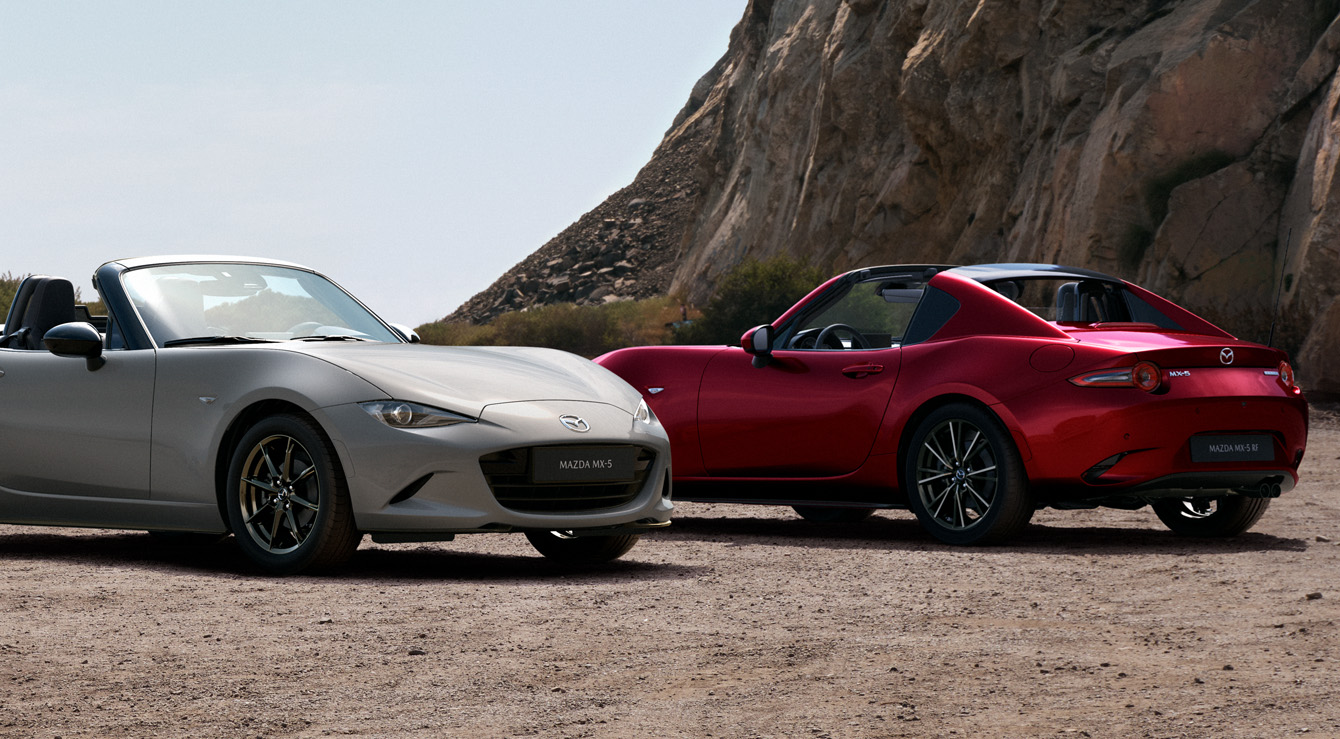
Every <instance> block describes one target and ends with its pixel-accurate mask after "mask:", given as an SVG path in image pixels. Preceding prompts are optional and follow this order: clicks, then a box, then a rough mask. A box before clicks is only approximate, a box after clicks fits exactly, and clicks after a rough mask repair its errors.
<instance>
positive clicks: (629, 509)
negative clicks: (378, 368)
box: [316, 401, 674, 541]
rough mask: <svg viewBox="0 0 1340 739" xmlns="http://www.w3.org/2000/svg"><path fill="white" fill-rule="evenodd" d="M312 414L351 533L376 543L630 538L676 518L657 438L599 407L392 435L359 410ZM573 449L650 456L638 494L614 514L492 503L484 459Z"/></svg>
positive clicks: (495, 415) (488, 416) (506, 410)
mask: <svg viewBox="0 0 1340 739" xmlns="http://www.w3.org/2000/svg"><path fill="white" fill-rule="evenodd" d="M316 415H317V420H318V421H319V422H320V423H321V424H322V425H323V426H324V427H325V428H326V429H328V430H330V432H331V437H332V440H333V441H334V443H335V447H336V450H337V452H338V454H339V456H340V461H341V463H342V466H343V468H344V473H345V477H346V479H347V481H348V484H349V496H350V500H351V502H352V504H353V510H354V519H355V522H356V524H357V526H358V528H359V529H360V530H362V531H366V532H370V533H373V534H374V538H377V539H379V540H402V541H425V540H432V539H443V538H449V536H450V535H454V534H458V533H487V532H508V531H526V530H565V531H572V532H574V533H575V534H577V535H586V534H588V533H589V532H592V531H597V530H599V531H602V532H623V533H627V532H629V531H632V530H638V531H642V530H647V529H650V528H656V527H659V526H663V525H666V524H668V523H669V521H670V515H671V512H672V511H673V509H674V505H673V503H672V501H671V483H670V445H669V440H668V438H667V437H666V434H665V431H664V429H663V428H661V426H660V425H659V424H655V423H653V424H646V423H643V422H640V421H636V420H634V419H633V417H632V415H631V414H630V413H629V412H627V411H625V410H622V409H620V408H617V407H615V406H612V405H608V404H605V403H600V402H594V401H582V402H575V401H533V402H516V403H499V404H494V405H490V406H487V407H485V408H484V410H483V412H482V413H481V415H480V418H479V420H478V421H477V422H475V423H461V424H456V425H452V426H445V427H441V428H433V429H415V430H406V429H394V428H390V427H388V426H386V425H385V424H383V423H381V422H379V421H377V420H375V419H373V418H372V417H371V416H369V415H368V414H367V413H366V412H364V411H363V410H362V409H361V408H360V407H359V406H358V405H356V404H349V405H341V406H334V407H330V408H325V409H322V410H321V411H319V412H318V413H317V414H316ZM562 415H578V416H581V417H582V418H584V419H585V420H586V421H587V422H588V424H589V427H590V430H589V431H588V432H585V433H576V432H573V431H570V430H568V429H567V428H565V427H564V426H563V425H562V424H561V423H560V422H559V420H558V418H559V416H562ZM572 444H581V445H583V446H591V445H605V444H608V445H633V446H636V447H639V448H643V449H647V450H649V451H650V453H651V456H652V459H651V460H650V462H649V464H648V466H647V469H646V470H645V475H644V476H643V477H641V478H640V479H641V487H640V489H639V490H637V491H636V492H635V493H633V494H631V495H630V496H627V497H626V499H623V500H620V501H618V502H617V504H614V505H603V504H600V505H596V506H593V507H592V508H591V509H579V510H565V511H563V512H526V511H518V510H515V509H512V508H508V507H506V506H504V505H503V504H502V503H500V502H499V500H498V498H497V497H495V495H494V493H493V490H492V489H491V488H490V485H489V481H488V479H487V477H486V475H485V473H484V470H483V469H482V468H481V464H480V459H481V457H484V456H487V455H491V454H496V453H498V452H504V451H507V450H513V449H520V448H526V447H535V446H554V445H572ZM377 534H385V536H377ZM396 534H398V535H399V536H395V535H396ZM602 535H604V534H602Z"/></svg>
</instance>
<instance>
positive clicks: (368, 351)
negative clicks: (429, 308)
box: [284, 342, 642, 417]
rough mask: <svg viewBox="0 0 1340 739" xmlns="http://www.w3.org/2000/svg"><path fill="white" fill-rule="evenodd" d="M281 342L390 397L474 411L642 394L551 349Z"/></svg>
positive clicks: (625, 400)
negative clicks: (522, 403)
mask: <svg viewBox="0 0 1340 739" xmlns="http://www.w3.org/2000/svg"><path fill="white" fill-rule="evenodd" d="M284 348H285V349H286V350H289V351H298V352H302V353H303V354H308V355H310V356H312V357H316V358H319V359H322V360H325V361H327V362H330V363H331V364H334V365H337V366H339V367H342V368H344V369H346V370H348V371H349V372H352V373H354V374H355V375H358V376H359V377H361V378H363V379H364V380H366V381H368V382H370V383H372V384H373V385H376V386H377V387H378V388H380V389H381V390H382V391H383V392H385V393H386V394H387V395H388V396H390V397H392V398H395V399H396V400H407V401H411V402H415V403H423V404H426V405H431V406H436V407H438V408H443V409H446V410H450V411H455V412H457V413H465V414H468V415H471V416H475V417H478V416H479V414H480V412H481V411H483V409H484V407H485V406H488V405H492V404H495V403H510V402H518V401H534V400H582V401H596V402H602V403H608V404H610V405H613V406H616V407H619V408H622V409H624V410H626V411H628V412H629V413H632V412H633V410H635V409H636V408H637V404H638V403H639V402H640V401H641V399H642V396H641V395H639V394H638V393H637V391H636V390H634V389H633V388H632V387H631V386H629V385H628V383H626V382H624V381H623V380H621V379H619V377H618V376H617V375H615V374H614V373H612V372H610V371H609V370H606V369H605V368H603V367H601V366H599V365H597V364H596V363H594V362H592V361H590V360H587V359H583V358H582V357H579V356H577V355H575V354H569V353H567V352H562V351H557V350H555V349H538V348H533V347H514V346H504V347H465V346H428V345H425V344H328V343H316V342H310V343H302V342H295V343H291V344H286V345H284Z"/></svg>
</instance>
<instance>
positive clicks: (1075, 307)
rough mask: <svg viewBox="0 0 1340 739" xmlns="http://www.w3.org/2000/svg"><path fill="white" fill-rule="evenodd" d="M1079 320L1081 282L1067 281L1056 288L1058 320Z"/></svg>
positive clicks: (1062, 321)
mask: <svg viewBox="0 0 1340 739" xmlns="http://www.w3.org/2000/svg"><path fill="white" fill-rule="evenodd" d="M1078 321H1079V283H1078V282H1067V283H1065V284H1064V285H1062V286H1060V287H1058V288H1056V322H1057V323H1076V322H1078Z"/></svg>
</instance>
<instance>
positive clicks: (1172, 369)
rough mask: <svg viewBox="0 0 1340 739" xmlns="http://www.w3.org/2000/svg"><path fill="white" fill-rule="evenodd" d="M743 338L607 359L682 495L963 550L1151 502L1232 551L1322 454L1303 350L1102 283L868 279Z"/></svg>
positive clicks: (996, 270) (830, 288)
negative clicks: (1297, 367) (886, 520)
mask: <svg viewBox="0 0 1340 739" xmlns="http://www.w3.org/2000/svg"><path fill="white" fill-rule="evenodd" d="M741 344H742V346H729V347H723V346H651V347H635V348H630V349H622V350H619V351H615V352H611V353H609V354H606V355H604V356H602V357H599V358H598V359H596V361H597V362H598V363H600V364H602V365H604V366H605V367H607V368H609V369H611V370H613V371H614V372H615V373H617V374H618V375H620V376H621V377H623V378H624V379H625V380H627V381H628V382H629V383H631V384H632V385H633V386H634V387H636V388H637V389H638V390H639V391H641V392H642V394H643V396H644V397H645V398H646V400H647V403H648V404H649V405H650V406H651V408H652V410H653V411H654V412H655V413H656V415H657V416H659V417H660V419H661V422H662V423H663V424H664V425H665V426H666V427H667V429H668V430H669V433H670V441H671V448H672V455H673V459H674V480H675V482H676V483H677V485H676V490H675V493H676V497H677V498H678V499H680V500H700V501H718V502H736V503H756V504H757V503H770V504H784V505H791V506H794V507H795V509H796V511H797V512H798V513H800V515H802V516H804V517H805V518H809V519H814V520H821V521H854V520H859V519H861V518H864V517H865V516H868V515H869V514H870V513H871V512H872V511H873V510H874V509H877V508H903V507H910V508H911V509H912V510H913V511H914V512H915V513H916V515H917V517H918V519H920V521H921V523H922V525H923V526H925V527H926V528H927V529H928V530H929V531H930V532H931V533H932V534H933V535H935V536H936V537H938V538H939V539H941V540H943V541H946V542H950V543H955V544H975V543H989V542H998V541H1001V540H1004V539H1006V538H1008V537H1009V536H1011V535H1013V534H1015V533H1017V532H1018V531H1019V530H1020V529H1021V528H1022V527H1023V526H1024V525H1026V524H1027V522H1028V520H1029V519H1030V518H1031V517H1032V515H1033V511H1034V510H1036V509H1037V508H1040V507H1043V506H1051V507H1055V508H1093V507H1097V506H1110V507H1115V508H1123V509H1131V510H1133V509H1138V508H1141V507H1143V506H1145V505H1151V506H1152V507H1153V508H1154V512H1155V513H1156V514H1157V515H1158V517H1159V518H1160V519H1161V520H1162V521H1163V522H1164V524H1166V525H1167V526H1168V527H1169V528H1170V529H1172V530H1173V531H1174V532H1177V533H1179V534H1187V535H1198V536H1232V535H1236V534H1239V533H1241V532H1243V531H1246V530H1247V529H1248V528H1250V527H1251V526H1252V525H1253V524H1254V523H1256V521H1257V520H1258V519H1260V517H1261V515H1262V513H1264V512H1265V510H1266V507H1267V506H1268V505H1269V503H1270V499H1271V498H1275V497H1278V496H1279V494H1280V493H1281V492H1284V491H1287V490H1290V489H1292V488H1293V487H1294V485H1295V483H1296V482H1297V480H1298V465H1299V463H1300V462H1301V461H1302V459H1303V450H1304V447H1305V446H1306V443H1307V402H1306V401H1305V400H1304V399H1303V397H1302V392H1301V391H1300V390H1299V388H1298V387H1297V386H1296V385H1295V384H1294V376H1293V370H1292V369H1291V368H1290V366H1289V363H1288V358H1287V356H1286V355H1285V353H1284V352H1282V351H1280V350H1278V349H1272V348H1270V347H1268V346H1262V345H1260V344H1254V343H1251V342H1247V341H1242V340H1240V339H1236V338H1234V337H1233V336H1231V335H1229V334H1228V333H1226V332H1225V331H1223V330H1221V329H1219V328H1217V327H1216V326H1214V325H1213V324H1211V323H1209V322H1208V321H1206V320H1204V319H1202V318H1200V317H1198V316H1196V315H1195V314H1193V313H1191V312H1190V311H1187V310H1185V309H1183V308H1180V307H1178V306H1177V305H1174V304H1173V303H1171V302H1169V301H1168V300H1165V299H1163V298H1160V297H1159V296H1157V295H1154V294H1153V293H1151V292H1149V291H1147V290H1144V289H1141V288H1140V287H1137V286H1135V285H1133V284H1131V283H1129V282H1126V281H1124V280H1121V279H1118V278H1116V277H1111V276H1108V275H1104V274H1100V273H1098V272H1093V271H1089V270H1085V269H1075V268H1069V267H1058V266H1053V265H1044V264H986V265H977V266H971V267H949V266H938V265H915V266H911V265H899V266H888V267H872V268H868V269H859V270H855V271H852V272H848V273H846V274H843V275H839V276H837V277H834V278H833V279H831V280H829V281H828V282H826V283H824V284H823V285H820V286H819V287H818V288H817V289H815V290H814V291H813V292H812V293H810V294H809V295H808V296H806V297H805V298H804V299H802V300H801V301H800V302H799V303H797V304H796V305H795V306H794V307H792V308H791V309H790V310H788V311H787V312H786V313H784V314H783V315H782V316H781V317H780V318H778V319H777V320H776V321H774V322H772V323H771V324H766V325H763V326H758V327H757V328H754V329H751V330H750V331H748V332H746V333H745V334H744V336H743V337H742V338H741Z"/></svg>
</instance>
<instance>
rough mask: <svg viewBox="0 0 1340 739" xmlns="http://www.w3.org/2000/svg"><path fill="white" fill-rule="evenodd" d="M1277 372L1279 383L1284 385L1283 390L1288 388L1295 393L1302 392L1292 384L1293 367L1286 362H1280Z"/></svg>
mask: <svg viewBox="0 0 1340 739" xmlns="http://www.w3.org/2000/svg"><path fill="white" fill-rule="evenodd" d="M1279 373H1280V374H1279V377H1280V384H1281V385H1283V386H1284V389H1285V390H1288V391H1289V392H1291V393H1293V394H1295V395H1298V394H1299V393H1301V392H1302V390H1300V389H1299V388H1298V386H1297V385H1296V384H1294V377H1293V367H1290V366H1289V363H1288V362H1280V366H1279Z"/></svg>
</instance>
